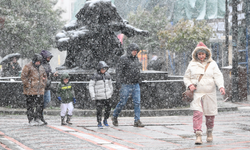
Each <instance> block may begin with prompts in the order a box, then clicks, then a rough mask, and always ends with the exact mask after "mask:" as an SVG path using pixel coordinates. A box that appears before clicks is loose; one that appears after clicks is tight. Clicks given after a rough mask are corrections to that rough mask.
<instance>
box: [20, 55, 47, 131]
mask: <svg viewBox="0 0 250 150" xmlns="http://www.w3.org/2000/svg"><path fill="white" fill-rule="evenodd" d="M41 61H42V56H41V55H40V54H35V55H34V56H33V59H32V62H30V63H28V64H26V65H25V66H24V67H23V70H22V73H21V80H22V83H23V93H24V95H25V96H26V103H27V117H28V121H29V124H30V125H32V126H33V125H44V122H42V121H41V119H42V116H43V95H44V90H45V86H46V82H47V76H46V72H45V70H44V68H43V66H41ZM34 108H36V110H35V111H34Z"/></svg>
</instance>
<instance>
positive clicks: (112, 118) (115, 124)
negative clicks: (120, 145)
mask: <svg viewBox="0 0 250 150" xmlns="http://www.w3.org/2000/svg"><path fill="white" fill-rule="evenodd" d="M111 120H112V123H113V125H114V126H118V120H117V117H114V116H112V117H111Z"/></svg>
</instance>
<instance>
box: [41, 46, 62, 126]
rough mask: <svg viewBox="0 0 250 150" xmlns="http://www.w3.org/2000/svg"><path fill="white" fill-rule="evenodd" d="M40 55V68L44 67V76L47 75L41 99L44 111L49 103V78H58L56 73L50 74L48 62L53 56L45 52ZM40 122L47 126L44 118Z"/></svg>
mask: <svg viewBox="0 0 250 150" xmlns="http://www.w3.org/2000/svg"><path fill="white" fill-rule="evenodd" d="M40 54H41V55H42V57H43V60H42V66H43V67H44V69H45V72H46V75H47V84H46V88H45V92H44V96H43V99H44V104H43V109H45V108H46V107H47V106H48V104H49V102H50V101H51V93H50V85H51V77H52V75H53V76H58V74H57V72H55V73H52V69H51V66H50V63H49V62H50V60H51V59H52V57H53V55H52V54H51V53H50V52H49V51H47V50H42V52H41V53H40ZM42 121H43V122H44V123H45V124H48V123H47V122H46V121H45V120H44V117H43V118H42Z"/></svg>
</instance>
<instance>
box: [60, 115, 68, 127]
mask: <svg viewBox="0 0 250 150" xmlns="http://www.w3.org/2000/svg"><path fill="white" fill-rule="evenodd" d="M64 118H65V116H61V125H62V126H65V125H67V124H66V123H65V121H64Z"/></svg>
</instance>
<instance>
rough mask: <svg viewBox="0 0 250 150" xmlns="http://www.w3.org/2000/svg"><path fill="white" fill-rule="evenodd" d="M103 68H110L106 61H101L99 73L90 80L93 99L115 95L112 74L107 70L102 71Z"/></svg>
mask: <svg viewBox="0 0 250 150" xmlns="http://www.w3.org/2000/svg"><path fill="white" fill-rule="evenodd" d="M102 68H107V70H108V68H109V66H108V65H107V64H106V63H105V62H104V61H100V62H99V63H98V65H97V73H95V74H94V75H93V77H92V79H91V80H90V82H89V93H90V97H91V99H92V100H105V99H109V98H111V96H112V95H113V85H112V80H111V76H110V74H109V73H108V72H107V71H106V72H105V73H104V74H102V73H101V71H100V70H101V69H102Z"/></svg>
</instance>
